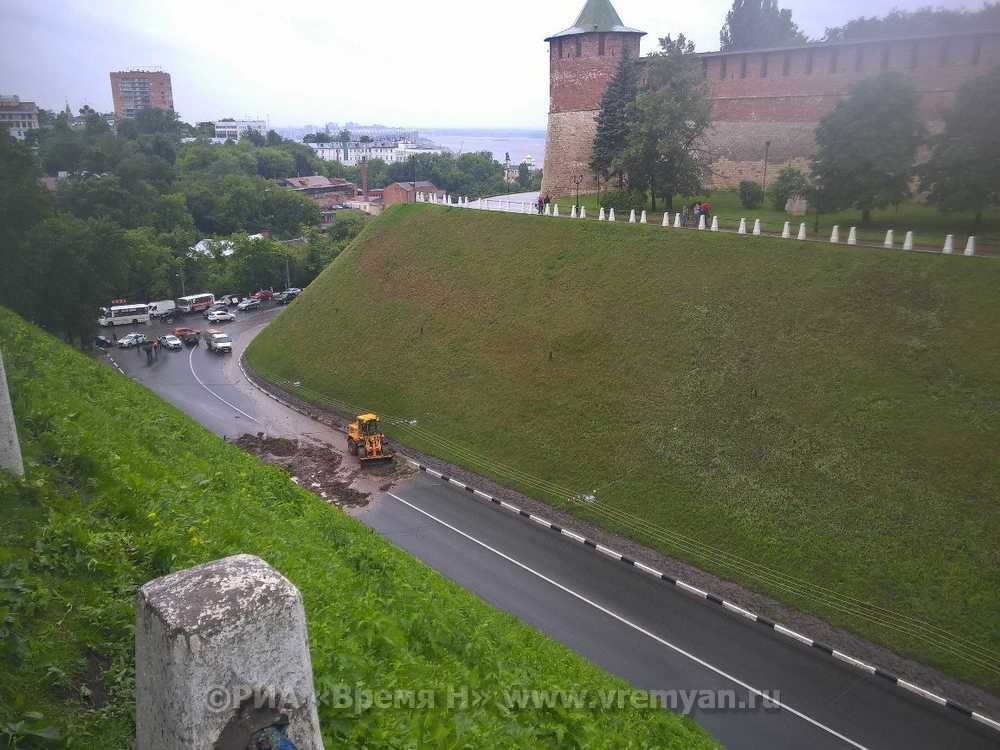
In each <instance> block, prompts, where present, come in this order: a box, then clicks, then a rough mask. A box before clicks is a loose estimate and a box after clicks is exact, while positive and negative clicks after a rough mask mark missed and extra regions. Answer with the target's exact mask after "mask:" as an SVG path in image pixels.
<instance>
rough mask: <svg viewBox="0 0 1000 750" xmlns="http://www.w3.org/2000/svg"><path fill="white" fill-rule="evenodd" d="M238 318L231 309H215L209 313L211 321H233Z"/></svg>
mask: <svg viewBox="0 0 1000 750" xmlns="http://www.w3.org/2000/svg"><path fill="white" fill-rule="evenodd" d="M234 320H236V316H235V315H233V314H232V313H231V312H229V310H213V311H212V312H210V313H209V314H208V322H209V323H231V322H233V321H234Z"/></svg>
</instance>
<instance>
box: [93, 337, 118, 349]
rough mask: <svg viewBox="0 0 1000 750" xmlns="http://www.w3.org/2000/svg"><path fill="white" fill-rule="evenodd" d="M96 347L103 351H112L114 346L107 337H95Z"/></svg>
mask: <svg viewBox="0 0 1000 750" xmlns="http://www.w3.org/2000/svg"><path fill="white" fill-rule="evenodd" d="M94 345H95V346H99V347H100V348H101V349H110V348H111V347H112V346H114V344H113V343H112V342H111V339H109V338H108V337H107V336H94Z"/></svg>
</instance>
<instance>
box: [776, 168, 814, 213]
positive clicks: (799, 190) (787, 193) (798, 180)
mask: <svg viewBox="0 0 1000 750" xmlns="http://www.w3.org/2000/svg"><path fill="white" fill-rule="evenodd" d="M811 189H812V185H810V184H809V178H808V177H807V176H806V174H805V172H803V171H802V170H801V169H796V168H795V167H785V168H784V169H782V170H781V171H780V172H778V176H777V177H775V178H774V182H772V183H771V189H770V190H768V191H767V195H768V197H769V198H770V200H771V205H772V206H774V210H775V211H784V210H785V204H786V203H787V202H788V199H789V198H794V197H795V196H796V195H802V196H808V195H809V191H810V190H811Z"/></svg>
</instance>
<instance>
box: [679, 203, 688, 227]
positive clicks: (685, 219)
mask: <svg viewBox="0 0 1000 750" xmlns="http://www.w3.org/2000/svg"><path fill="white" fill-rule="evenodd" d="M687 225H688V207H687V206H684V210H682V211H681V226H682V227H686V226H687Z"/></svg>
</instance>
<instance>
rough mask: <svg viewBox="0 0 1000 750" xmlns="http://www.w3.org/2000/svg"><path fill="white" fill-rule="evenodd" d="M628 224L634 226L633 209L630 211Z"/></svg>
mask: <svg viewBox="0 0 1000 750" xmlns="http://www.w3.org/2000/svg"><path fill="white" fill-rule="evenodd" d="M628 223H629V224H635V209H634V208H633V209H632V211H631V212H630V213H629V215H628Z"/></svg>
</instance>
